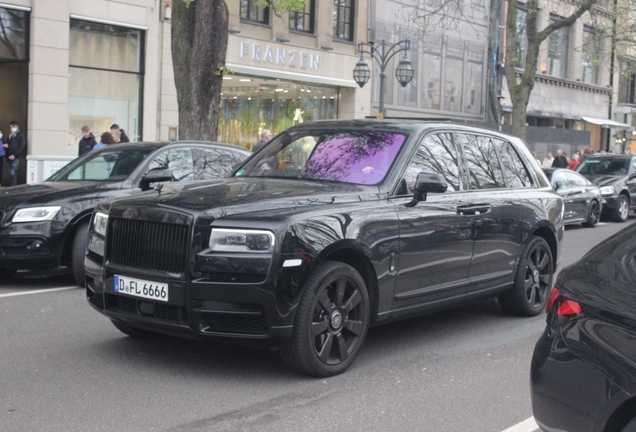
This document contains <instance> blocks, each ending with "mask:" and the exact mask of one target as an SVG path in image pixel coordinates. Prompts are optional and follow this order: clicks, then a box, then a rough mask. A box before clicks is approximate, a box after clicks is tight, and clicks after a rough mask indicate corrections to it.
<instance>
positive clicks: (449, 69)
mask: <svg viewBox="0 0 636 432" xmlns="http://www.w3.org/2000/svg"><path fill="white" fill-rule="evenodd" d="M463 71H464V43H463V42H462V41H461V40H460V39H455V38H451V37H449V38H447V39H446V76H445V81H444V110H446V111H457V112H461V111H462V95H463V84H464V79H463Z"/></svg>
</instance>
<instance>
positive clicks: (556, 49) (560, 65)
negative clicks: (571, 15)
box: [547, 27, 569, 78]
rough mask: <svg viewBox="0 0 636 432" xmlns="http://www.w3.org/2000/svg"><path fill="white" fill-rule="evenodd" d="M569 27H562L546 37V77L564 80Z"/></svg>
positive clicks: (566, 65)
mask: <svg viewBox="0 0 636 432" xmlns="http://www.w3.org/2000/svg"><path fill="white" fill-rule="evenodd" d="M568 34H569V27H563V28H562V29H559V30H557V31H555V32H553V33H552V34H551V35H550V36H549V37H548V68H547V73H548V75H551V76H555V77H559V78H565V77H566V74H567V67H568V42H569V40H568V39H569V36H568Z"/></svg>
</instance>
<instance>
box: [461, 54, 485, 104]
mask: <svg viewBox="0 0 636 432" xmlns="http://www.w3.org/2000/svg"><path fill="white" fill-rule="evenodd" d="M484 48H485V47H484V46H483V45H479V44H475V43H471V42H469V43H468V63H466V87H465V88H464V112H467V113H471V114H481V113H482V112H483V106H482V97H481V96H482V89H483V80H484Z"/></svg>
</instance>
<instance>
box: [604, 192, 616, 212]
mask: <svg viewBox="0 0 636 432" xmlns="http://www.w3.org/2000/svg"><path fill="white" fill-rule="evenodd" d="M602 202H603V213H613V212H615V211H616V209H617V208H618V195H616V196H612V195H608V196H603V200H602Z"/></svg>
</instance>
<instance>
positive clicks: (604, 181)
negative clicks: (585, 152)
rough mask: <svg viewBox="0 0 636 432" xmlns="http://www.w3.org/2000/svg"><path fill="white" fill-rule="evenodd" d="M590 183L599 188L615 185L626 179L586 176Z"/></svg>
mask: <svg viewBox="0 0 636 432" xmlns="http://www.w3.org/2000/svg"><path fill="white" fill-rule="evenodd" d="M585 177H586V178H587V179H588V180H589V181H591V182H592V183H594V184H595V185H597V186H598V187H602V186H608V185H611V184H614V183H617V182H619V181H621V180H623V179H624V178H625V176H622V175H621V176H615V175H586V176H585Z"/></svg>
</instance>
